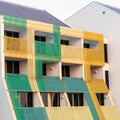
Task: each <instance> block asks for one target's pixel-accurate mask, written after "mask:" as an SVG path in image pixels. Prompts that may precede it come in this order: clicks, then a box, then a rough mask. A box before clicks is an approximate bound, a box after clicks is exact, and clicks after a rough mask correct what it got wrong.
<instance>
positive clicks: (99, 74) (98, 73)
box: [90, 66, 103, 79]
mask: <svg viewBox="0 0 120 120" xmlns="http://www.w3.org/2000/svg"><path fill="white" fill-rule="evenodd" d="M90 71H91V78H92V79H103V67H102V66H91V67H90Z"/></svg>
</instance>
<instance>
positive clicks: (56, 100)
mask: <svg viewBox="0 0 120 120" xmlns="http://www.w3.org/2000/svg"><path fill="white" fill-rule="evenodd" d="M51 97H52V106H54V107H57V106H60V93H51Z"/></svg>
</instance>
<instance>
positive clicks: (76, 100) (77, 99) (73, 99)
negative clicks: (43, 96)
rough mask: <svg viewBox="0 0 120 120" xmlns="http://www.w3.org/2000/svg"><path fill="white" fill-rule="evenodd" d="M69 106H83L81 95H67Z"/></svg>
mask: <svg viewBox="0 0 120 120" xmlns="http://www.w3.org/2000/svg"><path fill="white" fill-rule="evenodd" d="M68 98H69V101H70V105H71V106H83V105H84V101H83V93H68Z"/></svg>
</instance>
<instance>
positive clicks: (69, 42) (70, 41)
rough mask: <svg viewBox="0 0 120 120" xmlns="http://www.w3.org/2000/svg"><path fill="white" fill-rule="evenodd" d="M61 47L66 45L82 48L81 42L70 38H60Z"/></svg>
mask: <svg viewBox="0 0 120 120" xmlns="http://www.w3.org/2000/svg"><path fill="white" fill-rule="evenodd" d="M60 39H61V45H68V46H77V47H81V46H82V41H81V39H80V38H76V37H70V36H61V38H60Z"/></svg>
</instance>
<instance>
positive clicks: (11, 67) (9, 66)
mask: <svg viewBox="0 0 120 120" xmlns="http://www.w3.org/2000/svg"><path fill="white" fill-rule="evenodd" d="M5 64H6V70H5V71H6V72H7V73H16V74H19V61H9V60H7V61H5Z"/></svg>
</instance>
